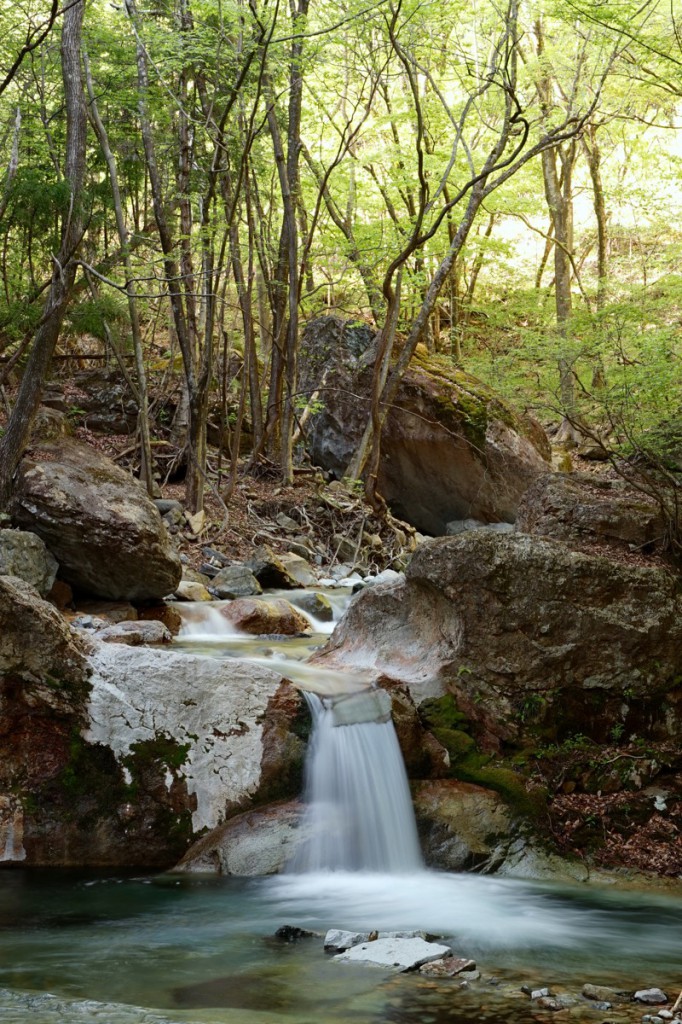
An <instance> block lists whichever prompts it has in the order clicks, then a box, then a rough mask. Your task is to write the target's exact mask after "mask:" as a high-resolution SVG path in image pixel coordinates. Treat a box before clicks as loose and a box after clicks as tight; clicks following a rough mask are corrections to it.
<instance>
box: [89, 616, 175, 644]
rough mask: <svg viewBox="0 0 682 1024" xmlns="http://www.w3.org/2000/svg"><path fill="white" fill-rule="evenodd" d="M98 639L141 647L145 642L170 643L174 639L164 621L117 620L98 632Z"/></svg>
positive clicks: (109, 642)
mask: <svg viewBox="0 0 682 1024" xmlns="http://www.w3.org/2000/svg"><path fill="white" fill-rule="evenodd" d="M97 639H98V640H104V641H105V643H108V644H128V646H129V647H140V646H141V645H143V644H169V643H171V641H172V640H173V637H172V635H171V633H170V632H169V631H168V629H166V627H165V626H164V624H163V622H157V621H149V622H117V623H115V624H114V625H113V626H106V628H105V629H101V630H99V631H98V633H97Z"/></svg>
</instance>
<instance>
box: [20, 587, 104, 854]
mask: <svg viewBox="0 0 682 1024" xmlns="http://www.w3.org/2000/svg"><path fill="white" fill-rule="evenodd" d="M88 688H89V686H88V669H87V663H86V658H85V650H84V646H83V644H82V642H81V641H80V640H79V639H78V637H77V636H76V635H75V634H74V633H72V631H71V630H70V628H69V627H68V625H67V624H66V622H65V621H64V619H63V618H62V617H61V615H60V614H59V612H57V610H56V609H55V608H54V607H53V606H52V605H51V604H49V603H48V602H47V601H44V600H42V598H41V597H40V595H39V594H38V592H37V590H35V589H34V588H33V587H31V586H30V585H29V584H28V583H26V582H25V581H24V580H21V579H18V578H15V577H12V576H0V861H22V860H25V859H27V858H28V860H29V862H31V859H32V858H31V854H32V852H33V850H32V847H33V845H34V842H35V841H36V840H37V842H38V843H41V842H42V840H43V838H44V837H46V836H48V837H49V834H50V832H51V829H50V824H49V821H50V815H51V814H52V813H53V810H54V808H53V807H52V806H51V804H52V797H51V794H52V791H53V789H54V786H55V783H56V782H57V781H58V780H60V779H61V778H63V777H64V773H65V771H66V768H67V765H68V764H69V761H70V758H71V751H72V744H73V741H74V737H75V736H78V734H79V730H80V729H81V728H82V727H83V726H84V725H85V721H86V719H85V713H84V708H85V701H86V699H87V692H88ZM29 808H30V811H29ZM62 811H63V812H64V813H65V814H69V815H71V814H72V813H73V807H69V808H68V810H67V809H66V807H65V806H63V807H62ZM29 816H30V820H29ZM48 841H49V838H48Z"/></svg>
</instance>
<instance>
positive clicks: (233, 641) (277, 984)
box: [0, 591, 682, 1024]
mask: <svg viewBox="0 0 682 1024" xmlns="http://www.w3.org/2000/svg"><path fill="white" fill-rule="evenodd" d="M286 596H287V597H288V598H289V599H290V600H291V599H292V598H293V599H294V601H295V598H296V595H295V593H294V594H293V595H292V594H291V592H290V593H288V594H287V595H286ZM328 596H329V597H330V598H331V600H332V602H333V606H334V616H335V618H338V616H340V614H341V613H342V611H343V608H344V606H345V604H346V602H347V599H348V595H347V594H340V593H339V592H338V591H337V592H332V593H331V594H330V595H328ZM187 608H189V609H190V610H189V611H188V610H187V609H186V608H185V609H183V615H185V616H186V619H185V621H186V628H185V629H184V630H183V633H182V634H181V636H180V638H179V642H178V644H177V646H178V648H179V649H186V650H191V651H194V652H197V653H199V652H201V653H204V654H206V655H209V656H212V657H220V658H224V657H241V658H243V657H248V658H250V659H256V660H263V661H267V663H268V664H272V665H273V667H278V668H280V667H284V666H286V670H287V674H289V675H290V676H292V675H294V674H295V673H300V674H301V678H308V679H309V678H310V675H311V672H312V670H311V669H310V668H308V667H307V666H306V665H305V659H306V658H307V657H308V656H309V655H310V653H311V650H313V649H315V647H317V646H318V645H319V644H320V643H321V642H322V641H323V640H324V639H326V636H327V635H328V634H329V633H330V632H331V629H332V628H333V623H320V622H314V624H313V628H314V630H315V634H314V636H313V637H306V638H292V639H291V640H287V641H284V643H279V642H278V643H277V644H274V643H273V641H272V640H268V639H267V638H254V637H248V638H247V637H244V636H240V635H239V634H236V633H233V632H229V631H228V629H227V628H226V624H225V620H224V618H222V616H220V615H219V610H218V609H217V608H216V607H215V606H208V607H205V608H204V609H203V610H201V611H197V610H196V606H194V608H192V607H190V606H187ZM192 619H194V621H190V620H192ZM317 675H319V673H317ZM330 676H331V674H330ZM359 682H360V681H359ZM328 683H329V685H330V686H331V685H332V684H333V679H331V678H330V679H329V680H328ZM322 685H326V684H325V682H324V679H323V680H322ZM283 925H293V926H297V927H300V928H305V929H309V930H311V931H312V932H314V933H316V936H313V937H310V938H302V939H300V940H299V941H297V942H283V941H281V940H279V939H276V938H275V937H274V933H275V931H276V930H277V929H278V928H280V927H281V926H283ZM328 928H348V929H353V930H356V929H357V930H363V931H370V930H374V929H378V930H412V929H420V930H423V931H425V932H427V933H430V934H432V935H434V936H439V937H442V938H443V939H444V940H445V941H446V942H447V943H448V944H449V945H450V946H451V947H452V949H453V951H454V953H455V955H461V956H466V957H470V958H473V959H475V960H476V962H477V965H478V970H479V971H480V977H478V978H475V977H474V978H472V979H471V980H469V981H468V982H464V983H463V977H466V976H458V977H457V978H453V979H449V978H448V979H433V978H429V977H427V976H424V975H419V974H406V975H395V974H392V973H390V972H387V971H383V970H381V969H379V968H376V967H371V966H367V965H356V964H352V965H351V964H347V963H338V962H336V961H335V960H334V959H333V958H332V957H331V956H329V955H327V954H325V953H324V951H323V943H322V936H323V935H324V933H325V932H326V930H327V929H328ZM680 951H682V890H680V893H679V894H674V895H668V894H666V895H661V894H658V893H656V892H626V891H620V890H616V889H609V890H604V889H597V888H592V887H587V886H584V885H583V886H579V885H575V886H568V885H550V884H545V883H534V882H528V881H520V880H519V881H515V880H510V879H497V878H495V877H481V876H476V875H449V874H446V873H440V872H435V871H428V870H425V869H423V868H421V867H416V868H414V869H413V870H409V871H403V872H402V873H399V872H397V873H394V874H384V873H382V872H381V871H353V872H348V871H342V870H340V871H333V872H330V871H318V870H312V871H311V870H309V871H307V872H303V873H294V874H287V875H281V876H277V877H272V878H256V879H244V878H213V877H207V876H192V875H182V876H178V875H172V874H162V875H150V876H144V875H141V874H140V873H139V872H138V873H135V875H131V874H128V875H126V874H124V873H121V874H119V875H117V876H113V875H112V874H111V872H107V873H95V872H73V871H61V872H59V871H47V870H35V869H33V870H30V871H29V870H25V869H21V868H13V869H11V870H6V871H2V872H0V1021H2V1022H4V1024H29V1022H31V1024H96V1022H99V1024H169V1022H172V1024H180V1022H203V1024H347V1022H348V1021H349V1020H352V1021H357V1022H358V1024H449V1022H458V1024H460V1022H461V1024H465V1022H469V1021H473V1020H476V1021H490V1022H499V1024H502V1022H505V1024H506V1022H511V1024H514V1022H516V1021H518V1022H530V1021H532V1020H533V1019H536V1020H538V1019H539V1020H543V1019H546V1020H549V1019H550V1018H551V1017H552V1016H553V1015H552V1014H551V1013H550V1012H549V1011H542V1010H538V1009H537V1008H536V1006H535V1005H534V1004H533V1003H531V1000H530V999H529V997H528V995H527V994H524V993H523V992H522V991H521V986H522V985H526V986H529V987H530V988H531V989H535V988H539V987H542V986H548V987H550V988H551V989H552V991H553V992H556V993H557V994H559V995H561V994H565V995H566V996H567V997H568V1000H567V1001H571V1002H572V1003H573V1005H572V1006H571V1007H570V1008H569V1009H568V1010H566V1011H562V1012H561V1013H560V1015H559V1019H563V1020H565V1019H566V1015H567V1014H568V1015H570V1016H571V1018H578V1019H581V1020H582V1019H584V1020H586V1021H594V1022H595V1024H602V1022H604V1021H607V1020H608V1021H613V1022H614V1024H618V1022H620V1021H622V1022H624V1024H625V1022H632V1024H634V1022H639V1021H640V1020H641V1017H642V1015H643V1014H644V1013H647V1012H652V1013H653V1012H655V1010H654V1009H651V1010H649V1009H648V1008H646V1007H642V1006H637V1005H636V1004H633V1003H629V1004H626V1005H624V1006H618V1005H616V1006H614V1007H613V1008H611V1009H609V1010H608V1011H606V1010H605V1009H604V1008H602V1009H598V1008H597V1007H596V1006H595V1004H593V1003H590V1002H589V1001H587V1000H585V999H583V998H582V997H581V994H580V993H581V988H582V986H583V984H585V983H592V984H595V985H608V986H612V987H615V988H623V989H626V990H628V991H633V990H635V989H641V988H649V987H652V986H660V987H662V988H664V989H666V991H667V992H668V994H669V996H670V997H671V1000H672V1001H674V999H675V997H676V995H677V993H678V992H679V990H680V988H682V973H681V972H680Z"/></svg>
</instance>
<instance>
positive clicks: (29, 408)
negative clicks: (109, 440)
mask: <svg viewBox="0 0 682 1024" xmlns="http://www.w3.org/2000/svg"><path fill="white" fill-rule="evenodd" d="M84 11H85V0H76V2H75V3H73V4H72V5H70V6H67V7H66V9H65V11H64V21H63V25H62V38H61V63H62V81H63V85H64V106H65V109H66V160H65V167H64V178H65V180H66V181H67V182H68V183H69V187H70V191H71V200H70V204H69V210H68V212H67V214H66V215H65V217H64V219H63V222H62V231H61V243H60V247H59V253H58V254H57V256H55V257H53V260H54V267H53V270H52V280H51V283H50V291H49V293H48V298H47V301H46V303H45V307H44V309H43V315H42V317H41V321H40V325H39V327H38V329H37V331H36V334H35V337H34V340H33V347H32V348H31V352H30V355H29V357H28V361H27V363H26V368H25V370H24V375H23V377H22V380H21V386H20V388H19V394H18V396H17V400H16V403H15V405H14V408H13V410H12V415H11V416H10V419H9V422H8V424H7V430H6V431H5V433H4V435H3V437H2V439H1V440H0V507H4V505H6V503H7V500H8V499H9V497H10V494H11V491H12V479H13V476H14V472H15V470H16V468H17V465H18V463H19V460H20V458H21V456H22V453H23V450H24V448H25V446H26V442H27V440H28V437H29V435H30V432H31V426H32V424H33V420H34V418H35V415H36V412H37V410H38V406H39V405H40V400H41V397H42V392H43V385H44V383H45V379H46V377H47V373H48V371H49V368H50V363H51V361H52V356H53V354H54V350H55V346H56V344H57V340H58V338H59V331H60V328H61V325H62V321H63V319H64V314H65V313H66V308H67V305H68V301H69V298H70V296H71V292H72V289H73V284H74V280H75V277H76V256H77V252H78V248H79V246H80V242H81V236H82V230H83V229H82V216H81V200H82V194H83V183H84V179H85V149H86V136H87V112H86V107H85V97H84V95H83V87H82V83H81V37H82V28H83V14H84Z"/></svg>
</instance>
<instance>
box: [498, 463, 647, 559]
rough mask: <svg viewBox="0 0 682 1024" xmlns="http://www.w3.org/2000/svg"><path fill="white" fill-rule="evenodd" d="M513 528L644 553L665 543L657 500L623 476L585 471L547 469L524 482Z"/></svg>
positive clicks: (577, 543) (586, 545) (587, 547)
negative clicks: (527, 482)
mask: <svg viewBox="0 0 682 1024" xmlns="http://www.w3.org/2000/svg"><path fill="white" fill-rule="evenodd" d="M516 528H517V530H519V531H520V532H522V533H531V534H534V535H535V536H539V537H552V538H554V539H555V540H560V541H563V542H564V543H565V544H567V545H569V547H575V548H579V549H583V550H588V551H589V550H590V549H593V548H595V547H599V548H601V549H602V550H605V551H611V550H613V552H614V553H616V552H618V551H627V550H630V549H635V550H637V551H639V552H643V553H645V554H647V553H651V552H653V551H656V550H661V549H663V548H664V547H665V542H666V540H667V536H666V524H665V519H664V515H663V511H662V508H661V505H660V504H659V503H658V502H656V501H655V499H654V498H653V497H651V496H649V495H648V494H645V493H643V492H642V491H637V490H635V489H634V488H633V487H632V486H630V485H628V484H627V483H626V482H625V481H624V480H618V479H615V480H614V479H611V478H609V477H603V476H596V475H594V474H587V473H546V474H544V475H543V476H541V477H538V479H537V480H536V481H535V482H534V483H533V484H532V485H531V486H530V487H529V488H528V490H527V491H526V493H525V494H524V496H523V498H522V499H521V503H520V505H519V512H518V517H517V520H516Z"/></svg>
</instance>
